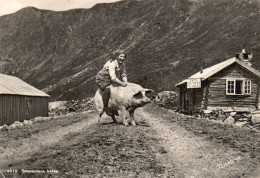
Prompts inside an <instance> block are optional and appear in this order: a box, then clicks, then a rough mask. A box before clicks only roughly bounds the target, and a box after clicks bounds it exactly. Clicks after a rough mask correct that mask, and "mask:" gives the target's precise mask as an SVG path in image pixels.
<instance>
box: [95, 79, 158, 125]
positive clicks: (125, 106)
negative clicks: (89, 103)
mask: <svg viewBox="0 0 260 178" xmlns="http://www.w3.org/2000/svg"><path fill="white" fill-rule="evenodd" d="M110 91H111V95H110V99H109V102H108V108H109V109H110V111H111V112H112V115H111V118H112V119H113V121H114V122H115V123H116V124H117V123H118V122H117V120H116V118H115V116H116V115H117V116H118V110H120V111H121V112H122V117H123V123H124V125H128V121H127V115H128V112H129V115H130V121H131V124H132V125H133V126H135V125H136V122H135V120H134V112H135V109H136V108H138V107H143V106H144V105H146V104H147V103H150V102H151V97H153V95H155V92H154V91H153V90H151V89H146V88H143V87H141V86H140V85H138V84H134V83H130V82H128V83H127V86H126V87H122V86H119V85H118V84H116V83H113V84H112V85H110ZM102 94H103V92H102V91H101V90H100V89H98V90H97V92H96V94H95V96H94V104H95V107H96V110H97V112H98V114H99V118H98V123H100V120H101V116H102V114H103V113H104V105H103V101H102Z"/></svg>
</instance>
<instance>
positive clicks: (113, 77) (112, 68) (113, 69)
mask: <svg viewBox="0 0 260 178" xmlns="http://www.w3.org/2000/svg"><path fill="white" fill-rule="evenodd" d="M109 75H110V78H111V80H112V81H113V82H115V83H117V84H119V85H121V86H124V87H125V86H126V85H127V83H126V82H125V81H124V82H122V81H120V80H119V79H118V78H117V77H116V64H115V62H114V61H113V62H111V63H110V65H109Z"/></svg>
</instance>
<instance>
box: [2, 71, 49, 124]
mask: <svg viewBox="0 0 260 178" xmlns="http://www.w3.org/2000/svg"><path fill="white" fill-rule="evenodd" d="M49 97H50V96H49V95H47V94H46V93H44V92H42V91H41V90H38V89H36V88H35V87H33V86H31V85H29V84H28V83H26V82H24V81H22V80H21V79H19V78H17V77H14V76H9V75H4V74H0V126H1V125H4V124H12V123H13V122H15V121H24V120H28V119H32V118H34V117H37V116H48V100H49Z"/></svg>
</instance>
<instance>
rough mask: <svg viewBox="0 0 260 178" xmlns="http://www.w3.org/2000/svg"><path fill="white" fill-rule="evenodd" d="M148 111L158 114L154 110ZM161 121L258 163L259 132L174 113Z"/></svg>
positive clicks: (259, 154)
mask: <svg viewBox="0 0 260 178" xmlns="http://www.w3.org/2000/svg"><path fill="white" fill-rule="evenodd" d="M154 107H158V106H154ZM161 110H164V111H162V112H165V109H162V108H161ZM149 111H150V112H154V111H157V112H158V110H156V109H154V110H149ZM154 114H155V113H154ZM157 114H158V113H157ZM162 119H164V120H167V121H169V122H172V123H176V124H178V125H180V126H182V127H184V128H185V129H187V130H188V131H191V132H193V133H194V134H195V135H198V136H202V137H204V138H205V139H207V140H209V141H214V142H217V143H220V144H223V145H224V146H227V147H229V148H234V149H237V150H239V151H241V152H243V153H248V154H249V155H250V158H252V159H254V160H256V161H257V162H258V163H260V132H259V131H255V130H252V129H249V128H239V127H236V126H232V125H224V124H219V123H215V122H212V121H209V120H206V119H197V118H194V117H189V116H186V115H184V116H182V115H181V114H179V113H174V114H173V116H172V117H171V118H168V117H162Z"/></svg>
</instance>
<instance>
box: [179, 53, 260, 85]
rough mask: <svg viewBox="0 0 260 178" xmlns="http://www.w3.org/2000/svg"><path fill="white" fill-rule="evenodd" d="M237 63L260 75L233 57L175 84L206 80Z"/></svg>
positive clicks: (259, 75)
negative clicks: (192, 80) (189, 80)
mask: <svg viewBox="0 0 260 178" xmlns="http://www.w3.org/2000/svg"><path fill="white" fill-rule="evenodd" d="M234 63H237V64H239V65H240V66H241V67H243V68H245V69H246V70H248V71H250V72H252V73H253V74H255V75H256V76H258V77H260V72H259V71H258V70H256V69H254V68H252V67H250V66H248V65H247V64H245V63H244V62H242V61H241V60H239V59H237V58H235V57H233V58H231V59H228V60H226V61H223V62H221V63H218V64H216V65H214V66H211V67H209V68H206V69H204V70H203V72H202V73H201V72H197V73H196V74H194V75H192V76H190V77H189V78H187V79H185V80H183V81H182V82H180V83H178V84H176V85H175V86H179V85H182V84H185V83H187V81H188V79H201V80H202V81H203V80H206V79H207V78H209V77H211V76H212V75H214V74H216V73H218V72H219V71H221V70H223V69H225V68H226V67H228V66H230V65H231V64H234Z"/></svg>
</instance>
